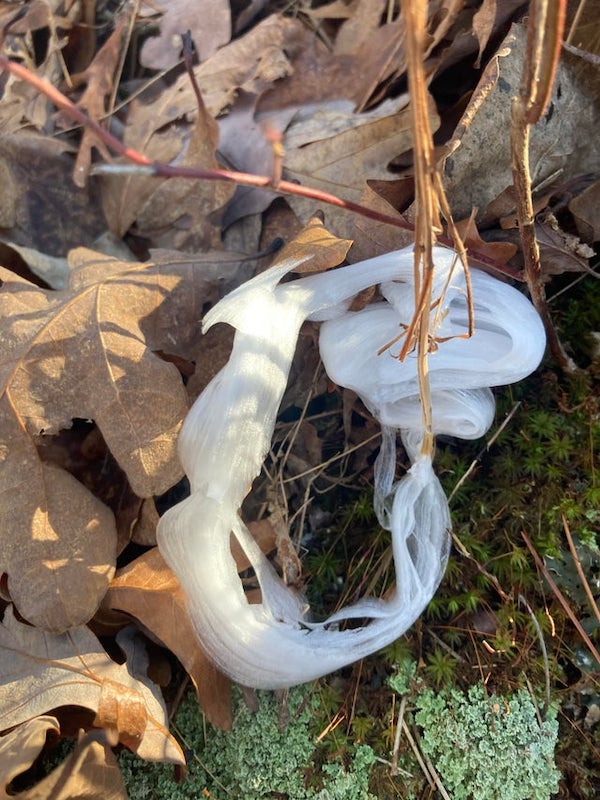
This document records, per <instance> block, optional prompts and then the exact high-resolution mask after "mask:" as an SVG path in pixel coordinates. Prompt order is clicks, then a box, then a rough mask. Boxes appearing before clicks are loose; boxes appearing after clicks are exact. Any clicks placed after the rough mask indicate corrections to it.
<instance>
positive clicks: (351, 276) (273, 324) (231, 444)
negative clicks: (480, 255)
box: [158, 248, 545, 689]
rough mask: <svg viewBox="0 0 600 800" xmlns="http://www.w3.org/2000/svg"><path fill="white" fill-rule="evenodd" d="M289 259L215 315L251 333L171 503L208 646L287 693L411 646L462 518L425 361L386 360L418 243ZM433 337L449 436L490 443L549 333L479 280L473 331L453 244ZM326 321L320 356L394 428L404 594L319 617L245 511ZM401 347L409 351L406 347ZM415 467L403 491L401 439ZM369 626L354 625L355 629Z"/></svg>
mask: <svg viewBox="0 0 600 800" xmlns="http://www.w3.org/2000/svg"><path fill="white" fill-rule="evenodd" d="M301 263H302V262H301V260H299V259H288V260H286V261H284V262H282V263H281V264H280V265H278V266H276V267H274V268H272V269H270V270H268V271H266V272H264V273H262V274H261V275H259V276H257V277H255V278H253V279H252V280H250V281H248V282H247V283H245V284H243V285H242V286H240V287H239V288H238V289H236V290H234V291H233V292H231V293H230V294H229V295H227V296H226V297H225V298H223V300H221V301H220V302H219V303H218V304H217V305H216V306H215V307H214V308H212V309H211V310H210V312H209V313H208V314H207V315H206V317H205V319H204V323H203V328H204V330H207V329H208V328H210V327H211V326H212V325H214V324H215V323H217V322H226V323H228V324H230V325H232V326H233V327H235V329H236V334H235V339H234V344H233V349H232V352H231V356H230V358H229V361H228V363H227V365H226V366H225V367H224V368H223V369H222V370H221V372H219V374H218V375H217V376H216V377H215V378H214V379H213V381H212V382H211V383H210V384H209V385H208V386H207V387H206V389H205V390H204V391H203V392H202V394H201V395H200V397H199V398H198V400H197V401H196V402H195V403H194V405H193V407H192V408H191V410H190V412H189V414H188V416H187V418H186V420H185V423H184V425H183V428H182V432H181V435H180V440H179V452H180V456H181V460H182V463H183V467H184V469H185V471H186V473H187V475H188V477H189V480H190V487H191V494H190V496H189V497H188V498H186V499H185V500H183V501H182V502H181V503H179V504H178V505H176V506H174V507H173V508H171V509H169V511H167V512H166V513H165V514H164V516H163V517H162V518H161V520H160V523H159V526H158V544H159V547H160V549H161V552H162V553H163V555H164V557H165V560H166V561H167V563H168V564H169V565H170V567H171V568H172V570H173V572H174V573H175V574H176V576H177V577H178V579H179V581H180V583H181V585H182V587H183V590H184V592H185V595H186V598H187V604H188V610H189V615H190V617H191V620H192V622H193V625H194V628H195V631H196V633H197V635H198V638H199V640H200V642H201V644H202V647H203V648H204V650H206V651H207V653H208V654H209V655H210V656H211V657H212V658H213V660H214V661H215V663H216V664H217V665H218V666H219V667H220V669H222V670H223V672H225V673H226V674H227V675H229V676H230V677H231V678H233V679H234V680H235V681H237V682H239V683H241V684H243V685H246V686H252V687H255V688H267V689H275V688H281V687H287V686H292V685H294V684H298V683H303V682H306V681H309V680H312V679H314V678H317V677H320V676H322V675H325V674H327V673H329V672H332V671H333V670H335V669H339V668H340V667H342V666H345V665H347V664H349V663H352V662H353V661H356V660H358V659H360V658H363V657H364V656H366V655H369V654H370V653H373V652H375V651H377V650H379V649H380V648H382V647H384V646H386V645H387V644H389V643H390V642H392V641H394V640H395V639H397V638H398V637H399V636H400V635H401V634H402V633H404V631H406V630H407V628H409V627H410V626H411V625H412V624H413V623H414V621H415V620H416V619H417V617H418V616H419V615H420V614H421V613H422V611H423V609H424V608H425V606H426V605H427V603H428V602H429V601H430V599H431V598H432V596H433V594H434V593H435V591H436V589H437V586H438V584H439V582H440V580H441V578H442V576H443V573H444V570H445V566H446V562H447V558H448V551H449V531H450V524H451V523H450V512H449V508H448V503H447V500H446V497H445V494H444V491H443V489H442V487H441V485H440V483H439V481H438V479H437V477H436V475H435V473H434V470H433V465H432V463H431V458H430V457H429V456H427V455H422V454H421V453H420V443H421V440H422V437H423V433H424V432H423V429H422V425H423V423H422V414H421V407H420V400H419V388H418V378H417V366H416V364H417V362H416V355H414V354H409V355H408V357H407V358H406V359H405V360H404V361H403V362H399V361H398V359H397V358H394V357H393V352H389V351H386V352H383V353H382V354H381V355H377V353H378V351H379V350H380V349H381V348H382V347H383V346H384V345H385V344H386V343H387V342H389V341H390V340H391V339H393V338H394V337H395V336H396V335H397V334H398V333H399V332H401V331H402V330H403V328H404V327H405V326H408V324H409V323H410V321H411V319H412V316H413V312H414V286H413V251H412V248H407V249H405V250H400V251H397V252H393V253H388V254H386V255H384V256H380V257H377V258H373V259H370V260H368V261H363V262H360V263H358V264H353V265H351V266H347V267H342V268H339V269H337V270H333V271H330V272H326V273H322V274H319V275H311V276H310V277H302V278H298V279H295V280H292V281H289V282H286V283H280V281H281V279H282V278H283V277H284V276H285V275H286V274H287V273H288V272H290V271H292V270H294V269H296V268H297V267H298V266H299V265H300V264H301ZM434 263H435V272H434V283H433V295H432V297H433V298H434V299H435V300H438V301H439V302H437V303H436V306H435V308H434V309H433V310H432V312H431V314H430V328H429V334H430V336H431V339H432V341H433V342H436V346H435V347H434V348H433V352H431V354H430V355H429V374H430V383H431V390H432V414H433V427H434V433H444V434H447V435H453V436H458V437H462V438H467V439H469V438H477V437H479V436H482V435H483V434H484V433H485V432H486V430H487V429H488V428H489V426H490V425H491V423H492V420H493V415H494V399H493V395H492V393H491V391H490V387H491V386H499V385H503V384H507V383H512V382H514V381H518V380H520V379H521V378H523V377H525V376H526V375H528V374H529V373H530V372H532V371H533V370H534V369H535V368H536V367H537V365H538V364H539V362H540V360H541V358H542V355H543V351H544V347H545V336H544V331H543V327H542V324H541V322H540V320H539V317H538V315H537V313H536V312H535V310H534V308H533V306H532V305H531V304H530V303H529V301H528V300H527V299H526V298H525V297H524V296H523V295H522V294H521V293H520V292H518V291H517V290H515V289H513V288H512V287H510V286H508V285H506V284H504V283H501V282H500V281H498V280H496V279H494V278H492V277H490V276H489V275H487V274H485V273H482V272H478V271H476V270H471V281H472V290H473V303H474V310H475V332H474V334H473V336H472V337H471V338H468V339H465V338H459V337H463V336H464V334H465V333H466V331H467V328H468V304H467V292H466V284H465V276H464V272H463V270H462V266H461V265H460V263H459V262H458V259H457V256H456V254H455V253H454V252H453V251H452V250H448V249H444V248H435V250H434ZM375 284H379V286H380V291H381V295H382V297H383V298H384V299H383V300H382V301H381V302H378V303H375V304H373V305H370V306H367V307H366V308H365V309H363V310H362V311H358V312H352V311H349V310H348V308H349V304H350V301H351V298H352V297H353V296H354V295H355V294H356V293H357V292H359V291H362V290H363V289H365V288H367V287H369V286H372V285H375ZM309 318H310V319H314V320H320V321H324V322H323V325H322V326H321V333H320V343H319V347H320V352H321V358H322V360H323V363H324V365H325V369H326V371H327V373H328V375H329V376H330V378H331V379H332V380H333V381H335V382H336V383H338V384H339V385H341V386H346V387H349V388H352V389H354V391H356V392H357V393H358V395H359V396H360V397H361V399H362V400H363V402H364V403H365V405H366V406H367V408H368V409H369V410H370V411H371V413H372V414H373V415H374V417H375V418H376V419H377V420H378V421H379V422H380V423H381V426H382V446H381V450H380V454H379V456H378V460H377V463H376V466H375V510H376V512H377V516H378V519H379V522H380V524H381V525H382V526H383V527H384V528H386V529H388V530H389V531H390V532H391V543H392V552H393V557H394V568H395V577H396V584H395V588H394V590H393V591H392V592H391V593H390V594H389V596H388V597H386V598H385V599H380V598H375V597H365V598H362V599H360V600H359V601H357V602H356V603H354V604H352V605H351V606H348V607H345V608H342V609H341V610H339V611H337V612H336V613H334V614H332V615H331V616H330V617H329V618H328V619H326V620H325V621H324V622H319V623H317V622H314V621H313V620H312V619H311V616H310V609H309V608H308V607H307V604H306V601H305V599H304V598H303V597H302V596H301V595H300V594H298V593H297V592H296V591H295V590H293V589H292V588H290V587H288V586H286V585H285V584H284V583H283V581H282V580H281V579H280V578H279V576H278V575H277V573H276V571H275V569H274V568H273V566H272V565H271V563H270V562H269V561H268V559H267V558H266V557H265V555H264V554H263V553H262V551H261V550H260V548H259V547H258V545H257V544H256V542H255V541H254V539H253V538H252V536H251V534H250V532H249V531H248V529H247V527H246V526H245V525H244V522H243V521H242V519H241V517H240V515H239V509H240V507H241V504H242V501H243V499H244V497H245V496H246V494H247V493H248V491H249V489H250V487H251V484H252V481H253V480H254V478H255V477H256V476H257V475H258V474H259V472H260V470H261V467H262V463H263V460H264V458H265V456H266V454H267V453H268V451H269V447H270V443H271V437H272V434H273V429H274V426H275V421H276V418H277V413H278V410H279V405H280V402H281V398H282V397H283V393H284V390H285V387H286V383H287V378H288V373H289V368H290V364H291V361H292V358H293V355H294V350H295V347H296V340H297V337H298V332H299V330H300V326H301V325H302V323H303V321H304V320H305V319H309ZM392 349H393V348H392ZM397 432H400V434H401V436H402V439H403V442H404V445H405V447H406V449H407V452H408V454H409V457H410V459H411V467H410V469H409V470H408V472H407V473H406V474H405V475H404V476H403V477H402V478H401V479H400V480H399V481H397V482H395V480H394V475H395V469H396V434H397ZM231 534H233V535H234V536H235V537H236V538H237V540H238V542H239V544H240V545H241V547H242V548H243V550H244V552H245V553H246V555H247V557H248V559H249V561H250V563H251V564H252V567H253V568H254V571H255V573H256V577H257V580H258V583H259V585H260V590H261V602H260V603H255V604H249V603H248V601H247V600H246V596H245V593H244V590H243V587H242V583H241V581H240V578H239V576H238V573H237V569H236V565H235V561H234V559H233V556H232V554H231V546H230V537H231ZM348 619H354V620H356V621H357V623H355V626H354V627H344V625H343V624H342V623H343V622H344V621H345V620H348Z"/></svg>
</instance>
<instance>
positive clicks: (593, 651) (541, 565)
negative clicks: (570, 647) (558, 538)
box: [521, 531, 600, 664]
mask: <svg viewBox="0 0 600 800" xmlns="http://www.w3.org/2000/svg"><path fill="white" fill-rule="evenodd" d="M521 536H522V537H523V541H524V542H525V544H526V545H527V547H528V548H529V552H530V553H531V555H532V556H533V558H534V561H535V563H536V565H537V567H538V569H539V570H540V572H541V573H542V575H543V576H544V578H545V579H546V581H547V582H548V585H549V586H550V588H551V589H552V592H553V593H554V596H555V597H556V599H557V600H558V602H559V603H560V604H561V606H562V607H563V609H564V611H565V613H566V614H567V616H568V617H569V619H570V620H571V622H572V623H573V625H574V626H575V628H576V629H577V633H578V634H579V635H580V636H581V638H582V639H583V641H584V642H585V644H586V646H587V648H588V650H589V651H590V653H591V654H592V656H593V657H594V658H595V659H596V661H597V662H598V663H599V664H600V653H599V652H598V651H597V650H596V648H595V647H594V643H593V642H592V640H591V639H590V637H589V636H588V635H587V633H586V632H585V630H584V629H583V627H582V625H581V623H580V622H579V620H578V619H577V617H576V616H575V613H574V612H573V610H572V609H571V606H570V605H569V603H568V602H567V600H566V598H565V596H564V595H563V593H562V592H561V591H560V589H559V588H558V586H557V585H556V583H555V582H554V580H553V578H552V576H551V575H550V573H549V572H548V569H547V568H546V565H545V564H544V562H543V561H542V559H541V558H540V557H539V555H538V553H537V550H536V549H535V547H534V546H533V545H532V543H531V541H530V539H529V537H528V536H527V534H526V533H525V531H521Z"/></svg>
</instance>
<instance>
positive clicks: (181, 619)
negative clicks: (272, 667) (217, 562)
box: [103, 548, 232, 730]
mask: <svg viewBox="0 0 600 800" xmlns="http://www.w3.org/2000/svg"><path fill="white" fill-rule="evenodd" d="M103 607H104V608H106V609H110V610H117V611H124V612H126V613H128V614H131V615H132V616H133V617H135V618H136V619H137V620H138V621H139V622H141V624H142V625H143V626H144V628H145V629H146V630H147V631H149V632H150V634H151V635H153V636H154V637H156V638H157V639H158V640H159V641H160V642H161V644H163V645H164V646H165V647H167V648H168V649H169V650H171V652H172V653H174V654H175V655H176V656H177V658H178V659H179V660H180V661H181V663H182V664H183V666H184V667H185V669H186V671H187V673H188V674H189V676H190V678H191V679H192V682H193V684H194V687H195V689H196V692H197V694H198V701H199V703H200V705H201V706H202V710H203V711H204V713H205V714H206V716H207V718H208V719H209V720H210V722H212V723H213V725H216V726H217V727H219V728H223V729H224V730H228V729H229V728H231V723H232V711H231V692H230V682H229V679H228V678H226V677H225V676H224V675H223V674H222V673H220V672H219V671H218V669H217V668H216V667H215V666H214V665H213V663H212V661H211V660H210V659H209V658H208V657H207V656H206V655H205V654H204V652H203V651H202V649H201V648H200V646H199V644H198V641H197V637H196V634H195V633H194V629H193V628H192V625H191V623H190V621H189V619H188V615H187V611H186V601H185V597H184V595H183V591H182V589H181V587H180V585H179V583H178V581H177V578H176V577H175V576H174V575H173V573H172V572H171V570H170V569H169V567H168V566H167V565H166V564H165V561H164V559H163V557H162V556H161V554H160V552H159V550H158V548H153V549H152V550H149V551H148V552H146V553H144V554H143V555H142V556H140V557H139V558H136V559H135V561H133V562H132V563H131V564H128V565H127V566H126V567H124V568H123V569H121V570H119V571H118V572H117V574H116V576H115V578H114V579H113V581H112V582H111V585H110V588H109V590H108V592H107V594H106V597H105V599H104V602H103Z"/></svg>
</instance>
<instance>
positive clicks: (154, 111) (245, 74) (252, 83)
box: [102, 14, 308, 236]
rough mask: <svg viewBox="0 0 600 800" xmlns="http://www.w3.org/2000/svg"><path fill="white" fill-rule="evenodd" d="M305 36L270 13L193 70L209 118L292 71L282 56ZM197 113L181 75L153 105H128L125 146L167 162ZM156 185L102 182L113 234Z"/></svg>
mask: <svg viewBox="0 0 600 800" xmlns="http://www.w3.org/2000/svg"><path fill="white" fill-rule="evenodd" d="M307 35H308V34H307V31H306V29H305V27H304V26H303V25H302V23H301V22H299V21H298V20H292V19H286V18H283V17H279V16H277V15H275V14H272V15H270V16H269V17H267V19H265V20H264V21H263V22H261V23H260V24H258V25H257V26H256V27H255V28H253V29H252V30H251V31H250V32H249V33H247V34H246V35H245V36H242V37H240V38H239V39H236V40H235V41H233V42H231V43H230V44H228V45H226V46H225V47H222V48H221V49H220V50H217V52H216V53H215V54H214V55H213V56H211V58H209V59H207V60H206V61H205V62H203V63H202V64H200V66H198V67H196V68H195V70H194V74H195V76H196V80H197V81H198V85H199V87H200V90H201V92H202V97H203V99H204V103H205V105H206V109H207V113H208V114H209V115H210V116H211V117H213V118H216V117H217V116H219V115H220V114H222V113H223V112H224V111H225V110H226V109H227V108H228V107H229V106H230V105H232V104H233V102H234V100H235V98H236V96H237V92H238V91H239V90H240V89H243V90H244V91H247V92H250V93H254V94H256V93H260V92H262V91H264V89H265V88H267V87H268V86H270V85H271V84H272V83H273V81H276V80H278V79H279V78H282V77H284V76H285V75H287V74H288V73H289V72H290V71H291V66H290V63H289V61H288V58H287V56H286V54H285V53H286V52H288V51H291V52H295V50H296V49H298V48H299V47H301V44H302V42H304V41H306V39H307ZM197 114H198V103H197V99H196V96H195V94H194V91H193V89H192V86H191V84H190V80H189V77H188V76H187V75H186V74H184V75H182V76H181V77H180V78H179V79H178V80H177V81H176V82H175V83H174V84H173V86H171V87H169V88H168V89H165V90H164V91H162V92H160V93H159V94H158V95H157V96H156V97H155V98H154V99H153V100H152V101H150V102H146V103H142V102H140V101H134V102H132V103H131V105H130V108H129V113H128V116H127V119H126V123H125V130H124V135H123V138H124V142H125V144H126V145H127V146H129V147H133V148H135V149H136V150H139V151H140V152H141V153H144V155H146V156H148V157H149V158H151V159H154V160H158V161H164V162H170V161H172V160H173V159H174V158H175V157H176V156H178V155H179V154H181V153H183V152H185V151H184V142H185V141H186V140H189V137H190V130H191V127H192V123H188V124H185V123H184V122H182V121H183V120H188V119H194V118H195V117H196V116H197ZM175 123H176V124H175ZM240 135H243V134H240ZM158 183H159V179H157V178H155V177H140V176H130V175H129V176H111V177H108V176H107V177H105V178H103V181H102V185H103V189H102V202H103V207H104V210H105V213H106V218H107V220H108V222H109V225H110V228H111V230H113V231H114V232H115V233H116V234H117V235H118V236H122V235H123V234H124V233H125V231H127V230H128V229H129V227H130V226H131V225H132V224H133V222H134V221H135V219H136V217H137V214H138V211H139V209H141V208H142V206H143V205H144V203H145V202H146V201H147V200H148V198H149V197H150V196H151V195H152V194H153V193H154V192H155V190H156V187H157V184H158Z"/></svg>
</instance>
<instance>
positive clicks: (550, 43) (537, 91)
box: [511, 0, 577, 372]
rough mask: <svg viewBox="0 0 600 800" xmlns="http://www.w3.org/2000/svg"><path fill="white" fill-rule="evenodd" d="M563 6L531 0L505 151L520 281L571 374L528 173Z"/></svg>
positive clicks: (552, 73)
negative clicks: (548, 287)
mask: <svg viewBox="0 0 600 800" xmlns="http://www.w3.org/2000/svg"><path fill="white" fill-rule="evenodd" d="M565 8H566V3H565V0H532V3H531V6H530V13H529V23H528V27H527V45H526V51H525V55H524V59H523V72H522V76H521V86H520V88H519V95H518V96H517V97H514V98H513V100H512V108H511V116H512V120H511V153H512V170H513V181H514V185H515V190H516V195H517V217H518V220H519V233H520V236H521V246H522V248H523V258H524V261H525V272H524V277H525V281H526V283H527V287H528V289H529V293H530V295H531V300H532V302H533V304H534V306H535V308H536V310H537V312H538V314H539V315H540V317H541V318H542V321H543V323H544V328H545V330H546V336H547V339H548V346H549V348H550V352H551V353H552V355H553V356H554V359H555V360H556V362H557V364H558V365H559V366H560V367H561V369H563V370H564V371H565V372H574V371H576V369H577V367H576V365H575V363H574V362H573V360H572V359H571V358H570V357H569V356H568V355H567V353H566V352H565V349H564V347H563V345H562V343H561V341H560V339H559V338H558V334H557V333H556V329H555V327H554V324H553V322H552V319H551V318H550V312H549V310H548V304H547V301H546V291H545V289H544V285H543V282H542V274H541V264H540V250H539V246H538V242H537V238H536V235H535V217H534V211H533V199H532V194H531V173H530V169H529V135H530V131H531V126H532V125H534V124H535V123H536V122H538V121H539V120H540V118H541V117H542V115H543V114H544V112H545V109H546V106H547V105H548V101H549V99H550V92H551V90H552V85H553V83H554V76H555V74H556V68H557V65H558V57H559V54H560V46H561V43H562V35H563V30H564V19H565Z"/></svg>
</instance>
